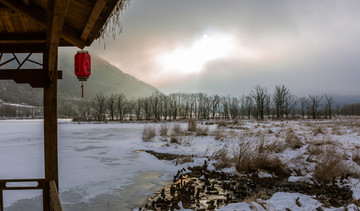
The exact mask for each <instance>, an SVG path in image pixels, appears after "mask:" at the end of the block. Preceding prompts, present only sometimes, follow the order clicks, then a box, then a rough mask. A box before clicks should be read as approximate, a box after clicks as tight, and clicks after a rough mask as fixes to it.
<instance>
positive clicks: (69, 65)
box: [0, 51, 158, 105]
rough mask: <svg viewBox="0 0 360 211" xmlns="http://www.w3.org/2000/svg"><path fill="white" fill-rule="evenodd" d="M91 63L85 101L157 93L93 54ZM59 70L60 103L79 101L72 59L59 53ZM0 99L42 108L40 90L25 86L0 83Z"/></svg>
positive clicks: (79, 90)
mask: <svg viewBox="0 0 360 211" xmlns="http://www.w3.org/2000/svg"><path fill="white" fill-rule="evenodd" d="M91 59H92V73H91V76H90V78H89V79H88V81H86V82H84V92H85V93H84V94H85V97H86V98H87V99H91V98H93V97H95V96H96V94H97V93H100V92H101V93H103V94H104V95H111V94H120V93H124V94H125V95H126V96H127V97H128V98H137V97H144V96H150V95H151V94H152V93H154V92H155V91H157V90H158V89H156V88H155V87H153V86H151V85H149V84H146V83H144V82H142V81H140V80H138V79H136V78H135V77H133V76H131V75H129V74H126V73H124V72H123V71H121V70H120V69H119V68H117V67H115V66H113V65H111V64H110V63H109V62H107V61H105V60H104V59H102V58H100V57H98V56H96V55H94V54H91ZM24 68H26V67H24ZM59 70H62V71H63V79H62V80H59V84H58V85H59V86H58V93H59V97H60V100H61V101H62V100H80V99H81V88H80V86H81V82H79V81H78V79H77V78H76V76H75V74H74V55H72V54H68V53H65V52H61V51H60V52H59ZM0 99H1V100H4V101H6V102H11V103H25V104H28V105H42V89H31V88H30V86H29V85H27V84H16V83H15V82H14V81H9V80H7V81H3V80H0Z"/></svg>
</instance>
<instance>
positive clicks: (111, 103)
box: [106, 95, 116, 121]
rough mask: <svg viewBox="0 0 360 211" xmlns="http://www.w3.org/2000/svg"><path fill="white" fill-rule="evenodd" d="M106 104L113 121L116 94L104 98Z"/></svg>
mask: <svg viewBox="0 0 360 211" xmlns="http://www.w3.org/2000/svg"><path fill="white" fill-rule="evenodd" d="M106 106H107V109H108V111H109V115H110V118H111V121H114V120H115V118H114V117H115V109H116V96H115V95H111V96H110V97H109V98H108V99H107V100H106Z"/></svg>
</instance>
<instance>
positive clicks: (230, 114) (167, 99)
mask: <svg viewBox="0 0 360 211" xmlns="http://www.w3.org/2000/svg"><path fill="white" fill-rule="evenodd" d="M333 107H334V99H333V98H332V97H331V96H328V95H309V96H307V97H301V98H298V97H296V96H295V95H293V94H292V93H291V91H290V90H289V89H288V88H287V87H286V86H284V85H278V86H275V88H274V90H273V93H272V94H270V92H269V90H268V89H267V88H266V87H263V86H260V85H257V86H254V87H253V89H252V90H251V92H250V93H249V94H248V95H244V96H241V97H231V96H219V95H207V94H205V93H173V94H169V95H165V94H162V93H160V92H155V93H153V95H152V96H149V97H143V98H138V99H127V98H126V97H125V95H124V94H118V95H111V96H108V97H106V96H104V95H103V94H101V93H100V94H98V95H97V96H96V97H95V98H94V99H93V100H91V101H86V102H84V103H83V104H82V105H80V109H79V116H80V117H81V118H82V119H85V120H97V121H104V120H112V121H115V120H117V121H123V120H176V119H190V118H195V119H237V118H246V119H251V118H255V119H258V120H264V119H265V118H276V119H284V118H295V117H296V118H300V117H303V118H305V117H308V118H313V119H316V118H318V117H320V116H322V117H326V118H332V116H333V111H334V108H333Z"/></svg>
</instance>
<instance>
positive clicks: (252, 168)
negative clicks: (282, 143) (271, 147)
mask: <svg viewBox="0 0 360 211" xmlns="http://www.w3.org/2000/svg"><path fill="white" fill-rule="evenodd" d="M234 159H235V168H236V170H237V171H238V172H239V173H254V172H256V171H259V170H265V171H267V172H269V173H273V174H275V175H277V176H280V177H287V176H289V175H290V172H289V170H288V169H286V168H285V165H284V164H283V163H282V162H281V160H280V159H279V158H277V157H275V158H274V157H271V155H270V153H269V152H268V151H267V150H266V149H265V148H264V144H263V143H262V142H261V141H260V143H258V144H257V145H256V146H255V147H254V146H252V145H251V143H250V142H241V143H240V144H239V146H238V149H237V151H236V152H235V153H234Z"/></svg>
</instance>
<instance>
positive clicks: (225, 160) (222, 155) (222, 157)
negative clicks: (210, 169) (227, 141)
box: [210, 148, 234, 170]
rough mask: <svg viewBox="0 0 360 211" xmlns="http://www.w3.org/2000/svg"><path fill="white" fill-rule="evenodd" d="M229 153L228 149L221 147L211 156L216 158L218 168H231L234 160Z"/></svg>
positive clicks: (216, 167)
mask: <svg viewBox="0 0 360 211" xmlns="http://www.w3.org/2000/svg"><path fill="white" fill-rule="evenodd" d="M228 154H229V151H228V149H226V148H221V149H220V150H219V151H216V152H214V154H212V155H211V156H210V159H214V160H216V163H215V164H214V166H215V169H216V170H219V169H224V168H230V167H231V166H232V165H233V162H234V160H233V159H232V158H230V157H229V156H228Z"/></svg>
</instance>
